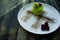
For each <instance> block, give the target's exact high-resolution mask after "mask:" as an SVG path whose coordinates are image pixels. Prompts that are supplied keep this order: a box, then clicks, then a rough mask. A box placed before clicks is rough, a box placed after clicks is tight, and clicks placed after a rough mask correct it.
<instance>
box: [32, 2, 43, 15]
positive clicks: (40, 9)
mask: <svg viewBox="0 0 60 40" xmlns="http://www.w3.org/2000/svg"><path fill="white" fill-rule="evenodd" d="M32 12H33V13H34V14H35V15H40V14H41V12H43V5H42V3H38V2H34V5H33V9H32Z"/></svg>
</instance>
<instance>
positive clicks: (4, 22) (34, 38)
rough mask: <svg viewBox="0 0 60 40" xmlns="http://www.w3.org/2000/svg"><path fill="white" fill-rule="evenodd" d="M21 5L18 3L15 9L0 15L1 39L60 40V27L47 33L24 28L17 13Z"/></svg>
mask: <svg viewBox="0 0 60 40" xmlns="http://www.w3.org/2000/svg"><path fill="white" fill-rule="evenodd" d="M8 1H9V0H8ZM1 2H2V1H0V3H1ZM5 5H6V4H5ZM0 7H1V6H0ZM21 7H22V5H18V6H17V7H16V8H13V10H10V11H8V12H7V14H5V15H4V16H2V17H1V16H0V40H60V28H59V29H58V30H56V31H55V32H53V33H51V34H46V35H37V34H33V33H30V32H28V31H26V30H24V29H23V28H22V27H21V26H20V24H19V23H18V20H17V14H18V11H19V9H20V8H21ZM1 10H3V9H1ZM4 11H6V9H4ZM4 11H2V12H1V11H0V13H1V14H4V13H5V12H4ZM1 14H0V15H1Z"/></svg>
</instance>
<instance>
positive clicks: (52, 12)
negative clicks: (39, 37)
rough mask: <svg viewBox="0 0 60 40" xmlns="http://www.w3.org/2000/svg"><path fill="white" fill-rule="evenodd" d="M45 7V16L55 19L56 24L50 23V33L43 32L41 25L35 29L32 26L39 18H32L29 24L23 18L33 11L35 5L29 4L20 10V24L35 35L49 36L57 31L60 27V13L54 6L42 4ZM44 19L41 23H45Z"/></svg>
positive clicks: (28, 21)
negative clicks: (27, 12) (28, 11)
mask: <svg viewBox="0 0 60 40" xmlns="http://www.w3.org/2000/svg"><path fill="white" fill-rule="evenodd" d="M42 4H43V6H44V11H45V12H47V14H46V15H45V16H48V17H50V18H54V19H55V20H54V21H55V23H49V27H50V30H49V31H42V30H41V24H40V25H39V26H38V27H37V28H36V29H35V28H33V27H31V26H32V24H33V23H35V22H36V20H37V18H36V17H35V16H32V17H31V18H30V19H29V20H27V22H24V21H23V20H22V19H21V18H22V17H23V16H25V15H26V11H27V10H31V9H32V7H33V3H30V4H27V5H25V6H24V7H22V8H21V9H20V11H19V12H18V21H19V24H20V25H21V26H22V27H23V28H24V29H25V30H27V31H29V32H31V33H35V34H48V33H51V32H54V31H55V30H57V29H58V28H59V26H60V14H59V12H58V11H57V10H56V9H55V8H54V7H52V6H50V5H48V4H45V3H42ZM43 21H45V20H43V19H41V20H40V23H43Z"/></svg>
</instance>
